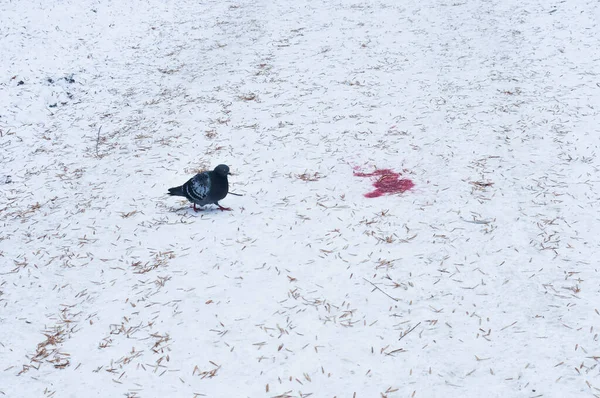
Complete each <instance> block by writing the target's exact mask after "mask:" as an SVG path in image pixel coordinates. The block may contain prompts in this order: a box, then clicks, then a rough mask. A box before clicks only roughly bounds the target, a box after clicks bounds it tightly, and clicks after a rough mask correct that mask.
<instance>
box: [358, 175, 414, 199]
mask: <svg viewBox="0 0 600 398" xmlns="http://www.w3.org/2000/svg"><path fill="white" fill-rule="evenodd" d="M354 175H355V176H356V177H379V178H378V179H377V181H375V182H374V183H373V186H374V187H375V188H376V189H375V190H374V191H373V192H369V193H366V194H365V197H367V198H378V197H380V196H383V195H385V194H394V193H403V192H406V191H408V190H409V189H411V188H412V187H414V186H415V184H414V183H413V182H412V181H411V180H409V179H407V178H402V179H401V178H400V173H396V172H395V171H393V170H391V169H381V170H375V171H374V172H372V173H359V172H357V171H355V172H354Z"/></svg>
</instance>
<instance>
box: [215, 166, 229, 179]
mask: <svg viewBox="0 0 600 398" xmlns="http://www.w3.org/2000/svg"><path fill="white" fill-rule="evenodd" d="M214 171H215V174H217V175H219V176H221V177H227V175H228V174H231V173H229V166H226V165H224V164H220V165H218V166H217V167H215V170H214Z"/></svg>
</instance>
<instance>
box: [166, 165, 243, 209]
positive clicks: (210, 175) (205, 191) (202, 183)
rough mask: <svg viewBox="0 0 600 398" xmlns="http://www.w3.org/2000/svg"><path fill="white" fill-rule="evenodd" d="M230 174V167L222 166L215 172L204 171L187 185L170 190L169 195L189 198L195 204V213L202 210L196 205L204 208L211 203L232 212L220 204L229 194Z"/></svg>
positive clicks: (216, 168)
mask: <svg viewBox="0 0 600 398" xmlns="http://www.w3.org/2000/svg"><path fill="white" fill-rule="evenodd" d="M229 174H231V173H230V172H229V167H228V166H226V165H224V164H220V165H218V166H217V167H215V169H214V170H213V171H203V172H201V173H198V174H196V175H195V176H193V177H192V178H190V179H189V180H188V181H187V182H186V183H185V184H183V185H181V186H179V187H175V188H169V195H171V196H183V197H185V198H187V200H189V201H190V202H192V203H193V204H194V210H195V211H200V210H202V209H198V208H196V205H198V206H204V205H208V204H211V203H213V204H215V205H217V206H219V209H220V210H221V211H223V210H231V209H230V208H229V207H223V206H221V205H220V204H219V200H221V199H223V198H225V196H227V193H228V192H229V182H228V181H227V176H228V175H229Z"/></svg>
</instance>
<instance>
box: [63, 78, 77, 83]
mask: <svg viewBox="0 0 600 398" xmlns="http://www.w3.org/2000/svg"><path fill="white" fill-rule="evenodd" d="M65 80H66V81H67V83H71V84H72V83H75V79H73V76H65Z"/></svg>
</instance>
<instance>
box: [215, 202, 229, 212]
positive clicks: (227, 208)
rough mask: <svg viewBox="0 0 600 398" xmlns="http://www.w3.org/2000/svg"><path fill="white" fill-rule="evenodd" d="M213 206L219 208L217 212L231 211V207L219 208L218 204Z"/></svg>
mask: <svg viewBox="0 0 600 398" xmlns="http://www.w3.org/2000/svg"><path fill="white" fill-rule="evenodd" d="M215 204H216V205H217V206H219V210H221V211H231V210H232V209H231V207H223V206H221V205H220V204H218V203H215Z"/></svg>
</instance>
